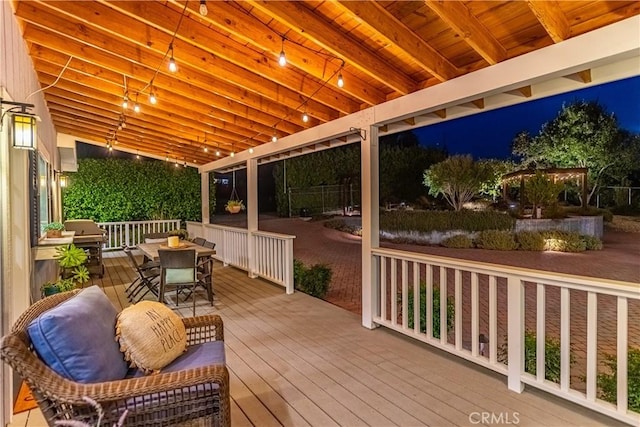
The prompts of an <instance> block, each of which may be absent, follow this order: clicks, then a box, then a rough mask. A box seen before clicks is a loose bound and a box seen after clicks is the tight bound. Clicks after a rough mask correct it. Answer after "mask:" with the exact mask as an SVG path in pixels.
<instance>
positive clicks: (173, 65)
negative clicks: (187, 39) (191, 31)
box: [169, 43, 178, 73]
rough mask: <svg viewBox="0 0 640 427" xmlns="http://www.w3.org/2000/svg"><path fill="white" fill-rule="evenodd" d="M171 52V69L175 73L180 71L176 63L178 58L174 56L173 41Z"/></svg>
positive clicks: (170, 46)
mask: <svg viewBox="0 0 640 427" xmlns="http://www.w3.org/2000/svg"><path fill="white" fill-rule="evenodd" d="M169 52H171V57H170V58H169V71H171V72H172V73H175V72H176V71H178V66H177V65H176V60H175V59H174V58H173V43H171V44H170V45H169Z"/></svg>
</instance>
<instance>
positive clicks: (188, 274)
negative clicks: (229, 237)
mask: <svg viewBox="0 0 640 427" xmlns="http://www.w3.org/2000/svg"><path fill="white" fill-rule="evenodd" d="M158 256H159V257H160V268H161V274H160V291H159V293H158V301H160V302H162V303H166V302H165V297H164V295H165V292H166V291H167V290H168V288H175V289H176V306H177V305H178V301H179V299H180V291H182V290H184V289H185V288H187V289H189V290H190V291H191V293H190V295H191V296H192V297H193V315H194V316H195V315H196V298H195V293H194V291H195V287H196V285H197V283H198V279H197V275H196V250H195V249H158Z"/></svg>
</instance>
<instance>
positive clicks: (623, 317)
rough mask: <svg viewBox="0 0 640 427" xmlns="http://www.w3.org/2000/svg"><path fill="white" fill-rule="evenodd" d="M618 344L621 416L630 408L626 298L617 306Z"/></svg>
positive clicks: (619, 300) (619, 407)
mask: <svg viewBox="0 0 640 427" xmlns="http://www.w3.org/2000/svg"><path fill="white" fill-rule="evenodd" d="M617 318H618V319H617V320H618V321H617V337H618V339H617V343H616V347H617V348H616V359H617V363H618V366H617V369H616V374H617V382H618V384H617V386H618V395H617V399H616V401H617V407H618V412H619V413H621V414H626V413H627V406H628V398H629V392H628V390H627V381H628V378H627V376H628V374H627V369H628V359H627V351H628V340H629V337H628V336H627V331H628V327H629V325H628V304H627V299H626V298H625V297H618V304H617Z"/></svg>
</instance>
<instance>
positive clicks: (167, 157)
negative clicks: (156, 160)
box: [164, 154, 169, 162]
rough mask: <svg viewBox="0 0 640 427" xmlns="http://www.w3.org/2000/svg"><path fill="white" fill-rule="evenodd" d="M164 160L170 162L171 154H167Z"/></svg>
mask: <svg viewBox="0 0 640 427" xmlns="http://www.w3.org/2000/svg"><path fill="white" fill-rule="evenodd" d="M164 161H165V162H168V161H169V155H168V154H167V156H166V157H165V158H164Z"/></svg>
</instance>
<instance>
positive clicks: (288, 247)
mask: <svg viewBox="0 0 640 427" xmlns="http://www.w3.org/2000/svg"><path fill="white" fill-rule="evenodd" d="M282 267H283V268H284V269H285V271H284V287H285V289H286V292H287V294H292V293H293V292H294V283H293V239H287V240H286V241H285V242H284V265H283V266H282Z"/></svg>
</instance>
